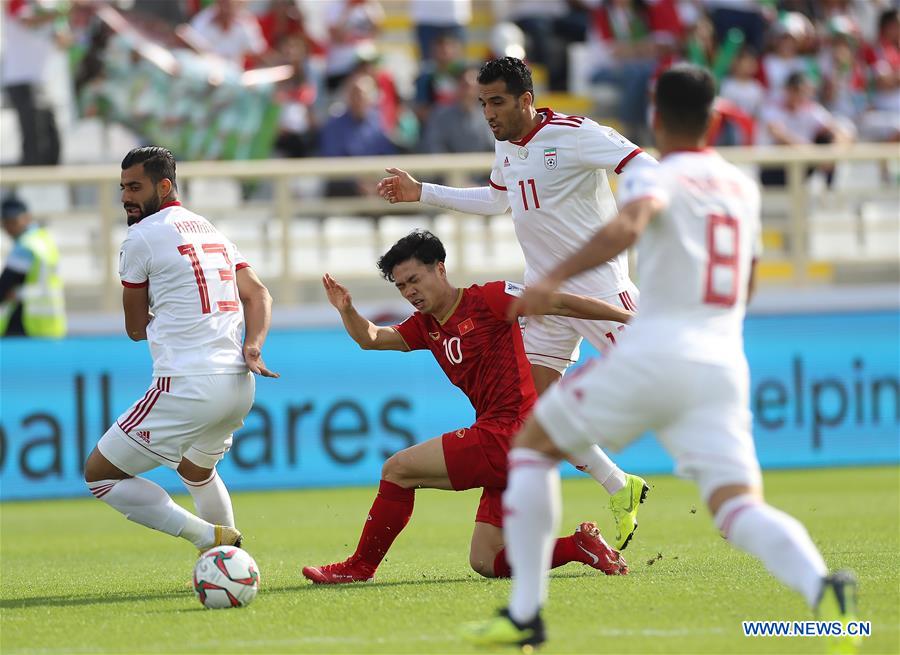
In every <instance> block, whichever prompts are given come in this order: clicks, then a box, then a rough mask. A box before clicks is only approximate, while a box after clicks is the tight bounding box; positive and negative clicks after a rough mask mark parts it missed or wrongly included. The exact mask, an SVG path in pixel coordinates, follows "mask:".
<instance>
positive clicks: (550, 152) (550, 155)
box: [544, 148, 559, 171]
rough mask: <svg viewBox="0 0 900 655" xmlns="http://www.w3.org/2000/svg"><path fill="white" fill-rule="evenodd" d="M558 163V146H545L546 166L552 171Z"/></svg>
mask: <svg viewBox="0 0 900 655" xmlns="http://www.w3.org/2000/svg"><path fill="white" fill-rule="evenodd" d="M558 163H559V159H558V158H557V157H556V148H544V168H546V169H547V170H548V171H552V170H553V169H554V168H556V165H557V164H558Z"/></svg>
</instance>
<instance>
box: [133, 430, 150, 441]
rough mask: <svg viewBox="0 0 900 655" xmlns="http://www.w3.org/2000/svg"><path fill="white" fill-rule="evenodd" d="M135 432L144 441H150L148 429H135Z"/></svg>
mask: <svg viewBox="0 0 900 655" xmlns="http://www.w3.org/2000/svg"><path fill="white" fill-rule="evenodd" d="M135 434H136V435H137V437H138V439H140V440H141V441H143V442H144V443H146V444H149V443H150V430H137V431H136V432H135Z"/></svg>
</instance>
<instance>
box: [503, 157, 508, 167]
mask: <svg viewBox="0 0 900 655" xmlns="http://www.w3.org/2000/svg"><path fill="white" fill-rule="evenodd" d="M507 166H509V157H504V158H503V167H504V168H506V167H507Z"/></svg>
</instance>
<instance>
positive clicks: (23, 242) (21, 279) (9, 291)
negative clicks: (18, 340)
mask: <svg viewBox="0 0 900 655" xmlns="http://www.w3.org/2000/svg"><path fill="white" fill-rule="evenodd" d="M0 218H2V223H3V230H4V231H5V232H6V233H7V234H9V236H11V237H12V238H13V239H14V240H15V244H14V245H13V248H12V250H11V251H10V253H9V257H8V258H7V260H6V266H5V267H4V268H3V272H2V273H0V336H3V337H12V336H27V337H49V338H60V337H64V336H65V335H66V310H65V304H64V301H63V285H62V279H61V278H60V276H59V251H58V250H57V248H56V243H55V242H54V241H53V237H51V236H50V233H49V232H48V231H47V230H46V229H44V228H43V227H41V226H40V225H38V224H37V223H35V222H34V221H33V220H32V218H31V214H30V213H29V212H28V208H27V207H26V206H25V203H23V202H22V201H21V200H19V199H18V198H16V197H13V196H9V197H7V198H5V199H4V200H3V203H2V205H0Z"/></svg>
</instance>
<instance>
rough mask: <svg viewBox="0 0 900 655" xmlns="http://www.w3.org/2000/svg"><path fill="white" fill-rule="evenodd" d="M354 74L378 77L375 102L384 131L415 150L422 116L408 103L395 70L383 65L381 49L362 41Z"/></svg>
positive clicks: (406, 147)
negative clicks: (398, 84) (400, 88)
mask: <svg viewBox="0 0 900 655" xmlns="http://www.w3.org/2000/svg"><path fill="white" fill-rule="evenodd" d="M352 75H353V76H357V75H364V76H369V77H371V78H372V79H373V80H375V86H376V87H377V89H378V97H377V99H376V101H375V106H376V108H377V111H378V115H379V116H380V117H381V127H382V128H383V129H384V133H385V134H387V135H388V138H390V140H391V141H393V143H394V145H396V146H397V147H398V148H400V149H401V150H404V151H405V150H412V149H413V148H414V147H415V145H416V143H417V142H418V141H419V119H418V118H417V117H416V115H415V114H414V113H413V112H412V111H411V110H410V109H409V108H408V107H407V106H406V105H405V103H404V101H403V98H402V97H401V96H400V92H399V91H398V90H397V83H396V82H395V80H394V74H393V73H392V72H391V70H390V69H389V68H386V67H384V66H382V65H381V55H380V54H379V53H378V51H377V50H375V49H374V48H373V47H369V46H368V45H365V44H363V45H360V46H359V47H358V50H357V53H356V66H355V67H354V68H353V72H352Z"/></svg>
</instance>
